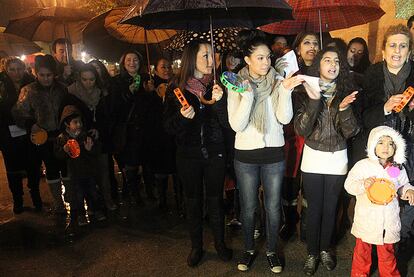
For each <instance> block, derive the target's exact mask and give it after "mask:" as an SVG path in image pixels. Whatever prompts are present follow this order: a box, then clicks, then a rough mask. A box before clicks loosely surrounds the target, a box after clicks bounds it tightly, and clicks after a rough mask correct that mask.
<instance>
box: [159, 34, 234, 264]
mask: <svg viewBox="0 0 414 277" xmlns="http://www.w3.org/2000/svg"><path fill="white" fill-rule="evenodd" d="M181 65H182V68H181V72H180V75H179V76H178V78H177V79H175V80H173V81H172V82H171V84H170V85H169V86H168V91H167V95H166V99H165V110H164V127H165V129H166V131H167V132H168V133H169V134H171V135H174V136H175V141H176V145H177V152H176V157H177V158H176V159H177V173H178V178H179V179H180V181H181V182H182V184H183V187H184V194H185V197H186V199H185V204H186V208H187V222H188V230H189V234H190V239H191V251H190V253H189V255H188V257H187V264H188V266H190V267H194V266H197V265H198V264H199V263H200V261H201V259H202V257H203V255H204V250H203V203H204V192H205V194H206V202H207V206H208V215H209V223H210V226H211V229H212V232H213V236H214V246H215V249H216V251H217V254H218V256H219V258H220V259H221V260H223V261H229V260H231V258H232V255H233V251H232V250H231V249H229V248H227V246H226V244H225V242H224V210H223V185H224V176H225V162H226V157H225V154H226V153H225V146H224V137H223V132H222V128H223V127H228V120H227V111H226V106H225V105H223V104H225V102H224V101H223V100H222V96H223V90H222V88H221V87H220V86H219V85H217V84H216V85H213V76H212V71H213V55H212V49H211V46H210V44H209V43H207V42H202V41H192V42H190V43H189V44H188V45H187V46H186V48H185V50H184V52H183V55H182V59H181ZM175 88H179V89H180V90H181V92H182V93H183V94H184V97H185V98H186V99H187V101H188V104H189V106H188V107H182V105H181V104H180V102H179V101H178V99H177V98H176V96H175V95H174V92H173V90H174V89H175Z"/></svg>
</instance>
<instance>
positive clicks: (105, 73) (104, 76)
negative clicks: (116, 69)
mask: <svg viewBox="0 0 414 277" xmlns="http://www.w3.org/2000/svg"><path fill="white" fill-rule="evenodd" d="M88 64H91V65H93V64H94V65H97V66H98V67H99V68H100V69H101V73H102V75H101V76H99V78H100V79H101V82H102V84H103V85H104V86H105V87H106V88H108V87H109V83H110V81H111V76H110V75H109V73H108V69H106V66H105V65H104V64H103V63H102V62H101V61H99V60H92V61H90V62H89V63H88ZM98 75H99V73H98Z"/></svg>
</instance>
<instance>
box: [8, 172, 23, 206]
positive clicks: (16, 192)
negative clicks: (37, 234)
mask: <svg viewBox="0 0 414 277" xmlns="http://www.w3.org/2000/svg"><path fill="white" fill-rule="evenodd" d="M7 182H8V183H9V188H10V191H11V193H12V195H13V213H15V214H21V213H22V212H23V182H22V176H21V175H20V174H19V173H9V172H7Z"/></svg>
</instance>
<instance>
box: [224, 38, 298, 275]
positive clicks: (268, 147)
mask: <svg viewBox="0 0 414 277" xmlns="http://www.w3.org/2000/svg"><path fill="white" fill-rule="evenodd" d="M240 46H241V49H242V51H243V55H244V61H245V62H246V64H247V65H246V66H245V67H244V68H243V69H241V70H240V71H239V73H238V75H239V76H240V77H241V79H243V80H244V84H245V85H246V86H247V89H246V91H245V92H243V93H237V92H234V91H232V90H231V89H230V90H229V93H228V100H227V102H228V103H227V106H228V115H229V122H230V125H231V127H232V129H233V130H234V131H235V132H236V140H235V153H234V168H235V172H236V176H237V185H238V186H239V190H240V204H241V221H242V229H243V235H244V253H243V256H242V258H241V260H240V261H239V262H238V265H237V268H238V269H239V270H240V271H247V270H249V269H250V267H251V266H252V264H253V261H254V259H255V257H256V255H257V253H256V250H255V245H254V229H255V210H256V209H257V206H258V197H257V195H258V187H259V186H260V184H262V185H263V193H264V205H265V211H266V213H267V214H266V238H267V247H266V248H267V249H266V257H267V261H268V263H269V266H270V270H271V271H272V272H274V273H280V272H282V264H281V262H280V260H279V257H278V253H277V250H278V249H277V238H278V232H279V223H280V204H281V202H280V199H281V187H282V179H283V172H284V167H285V163H284V157H283V145H284V138H283V130H282V126H283V124H288V123H289V122H290V120H291V119H292V116H293V108H292V99H291V91H292V90H293V88H294V87H296V86H298V85H300V84H301V83H302V81H303V79H302V78H301V77H298V76H296V77H291V76H292V74H290V75H289V76H288V77H287V78H286V79H284V80H283V81H281V79H283V78H282V77H281V76H278V75H277V73H276V71H275V70H274V68H273V67H272V65H271V60H270V55H271V52H270V49H269V46H268V44H267V39H266V36H265V34H264V33H263V32H261V31H259V30H252V31H249V32H245V33H244V34H243V37H242V38H241V40H240Z"/></svg>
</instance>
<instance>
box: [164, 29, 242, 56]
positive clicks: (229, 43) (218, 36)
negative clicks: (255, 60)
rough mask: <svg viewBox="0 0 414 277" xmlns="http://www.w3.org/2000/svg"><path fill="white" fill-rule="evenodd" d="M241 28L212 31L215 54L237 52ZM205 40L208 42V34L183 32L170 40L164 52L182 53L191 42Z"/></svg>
mask: <svg viewBox="0 0 414 277" xmlns="http://www.w3.org/2000/svg"><path fill="white" fill-rule="evenodd" d="M240 30H242V28H231V27H229V28H218V29H213V40H214V47H215V50H216V52H219V53H226V52H230V51H234V50H239V47H238V46H237V44H236V39H237V36H238V34H239V31H240ZM196 39H200V40H207V41H209V42H210V39H211V38H210V32H193V31H183V32H181V33H179V34H177V35H175V36H174V37H172V38H171V43H170V44H168V45H167V47H165V49H166V50H175V51H183V48H184V47H185V46H186V45H187V44H188V43H190V41H192V40H196Z"/></svg>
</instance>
